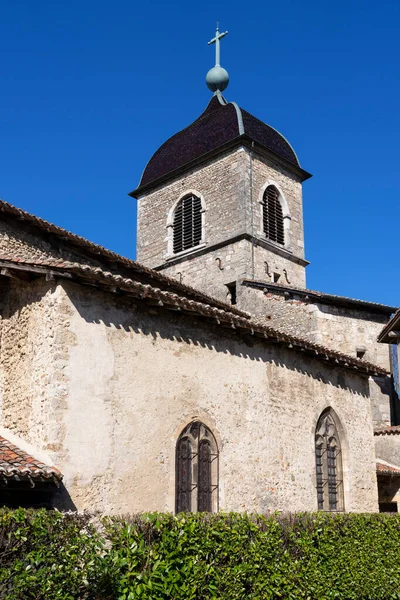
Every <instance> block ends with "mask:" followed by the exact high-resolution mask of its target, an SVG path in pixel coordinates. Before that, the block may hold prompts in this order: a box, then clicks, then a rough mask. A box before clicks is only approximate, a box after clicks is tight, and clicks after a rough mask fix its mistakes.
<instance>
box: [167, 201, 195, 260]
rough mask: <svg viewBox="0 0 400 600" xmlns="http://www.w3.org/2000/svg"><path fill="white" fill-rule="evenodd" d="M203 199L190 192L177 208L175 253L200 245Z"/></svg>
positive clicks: (174, 234) (174, 238) (174, 225)
mask: <svg viewBox="0 0 400 600" xmlns="http://www.w3.org/2000/svg"><path fill="white" fill-rule="evenodd" d="M201 215H202V207H201V199H200V198H199V197H198V196H195V195H194V194H188V195H187V196H185V197H184V198H182V200H180V202H179V204H178V205H177V207H176V208H175V213H174V221H173V251H174V254H177V253H178V252H182V250H187V249H188V248H193V247H195V246H198V245H199V244H200V242H201V237H202V217H201Z"/></svg>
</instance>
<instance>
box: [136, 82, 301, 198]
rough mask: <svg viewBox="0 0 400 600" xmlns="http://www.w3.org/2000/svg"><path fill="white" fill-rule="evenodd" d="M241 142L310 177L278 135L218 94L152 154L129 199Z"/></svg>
mask: <svg viewBox="0 0 400 600" xmlns="http://www.w3.org/2000/svg"><path fill="white" fill-rule="evenodd" d="M244 138H247V139H248V140H250V141H253V142H255V143H256V144H258V145H259V146H260V147H262V148H264V149H266V150H268V151H269V152H270V153H272V154H273V155H274V156H276V157H277V158H279V159H280V160H282V161H284V162H285V163H286V164H287V165H288V166H289V167H290V166H291V167H293V168H295V169H296V170H297V171H298V172H299V173H301V174H302V175H303V179H307V178H308V177H310V175H309V173H307V172H306V171H303V170H302V169H301V167H300V163H299V160H298V158H297V156H296V153H295V151H294V150H293V148H292V146H291V145H290V144H289V142H288V141H287V140H286V139H285V138H284V137H283V135H282V134H281V133H279V132H278V131H276V129H274V128H273V127H271V126H270V125H267V124H266V123H263V121H260V119H257V118H256V117H254V116H253V115H251V114H250V113H249V112H247V111H246V110H243V109H242V108H240V107H239V106H238V105H237V104H236V103H235V102H227V101H226V100H225V99H224V98H223V96H222V95H221V93H220V92H217V93H216V94H215V95H214V96H213V97H212V99H211V100H210V102H209V104H208V106H207V108H206V109H205V111H204V112H203V113H202V114H201V115H200V117H199V118H198V119H196V120H195V121H194V122H193V123H192V124H191V125H189V126H188V127H186V128H185V129H182V131H179V132H178V133H176V134H175V135H173V136H172V137H171V138H169V139H168V140H167V141H166V142H164V144H162V146H160V148H159V149H158V150H157V151H156V152H155V154H154V155H153V156H152V158H151V159H150V160H149V162H148V163H147V166H146V168H145V170H144V172H143V175H142V178H141V180H140V183H139V186H138V188H137V189H136V190H134V191H133V192H131V196H134V197H136V196H137V194H138V192H139V190H141V189H142V188H147V187H149V186H150V185H152V184H154V183H156V182H158V181H159V180H160V179H162V178H163V177H165V176H166V175H169V174H171V173H173V172H175V171H178V170H179V169H181V168H182V167H186V166H189V165H192V163H193V162H194V161H197V160H199V159H201V158H203V157H204V156H206V155H208V154H209V153H211V152H213V151H215V150H217V149H222V148H223V147H224V146H226V145H227V144H229V143H231V142H233V141H235V140H240V139H243V140H244Z"/></svg>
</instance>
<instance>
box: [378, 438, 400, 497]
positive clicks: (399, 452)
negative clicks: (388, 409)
mask: <svg viewBox="0 0 400 600" xmlns="http://www.w3.org/2000/svg"><path fill="white" fill-rule="evenodd" d="M375 452H376V457H377V460H381V461H382V462H383V463H387V464H389V465H393V466H396V467H397V468H399V467H400V436H399V435H390V434H389V435H388V434H386V435H376V436H375ZM378 491H379V502H397V505H398V507H399V506H400V477H398V476H396V477H393V476H380V477H379V478H378Z"/></svg>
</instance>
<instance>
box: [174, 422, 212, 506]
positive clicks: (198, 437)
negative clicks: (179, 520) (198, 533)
mask: <svg viewBox="0 0 400 600" xmlns="http://www.w3.org/2000/svg"><path fill="white" fill-rule="evenodd" d="M217 505H218V447H217V442H216V440H215V437H214V436H213V434H212V433H211V431H210V430H209V429H208V427H206V426H205V425H204V423H201V422H200V421H193V422H192V423H189V425H188V426H187V427H185V429H184V430H183V431H182V433H181V435H180V436H179V439H178V442H177V445H176V512H196V511H197V512H214V511H215V510H217Z"/></svg>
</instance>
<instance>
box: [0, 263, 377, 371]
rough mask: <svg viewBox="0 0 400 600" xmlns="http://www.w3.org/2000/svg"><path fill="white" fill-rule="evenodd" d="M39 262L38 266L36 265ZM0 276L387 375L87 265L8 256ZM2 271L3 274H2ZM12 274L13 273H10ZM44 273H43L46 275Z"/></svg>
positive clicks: (229, 314)
mask: <svg viewBox="0 0 400 600" xmlns="http://www.w3.org/2000/svg"><path fill="white" fill-rule="evenodd" d="M38 262H39V264H37V263H38ZM0 269H1V274H2V275H3V272H4V276H7V277H13V276H18V271H21V270H23V269H25V270H26V271H27V273H28V274H29V273H31V274H32V275H33V276H34V275H35V272H37V275H38V276H43V275H46V279H54V278H57V277H61V278H65V277H67V278H68V279H72V280H75V281H77V282H79V283H82V284H84V285H89V286H93V287H95V288H96V289H98V290H102V291H108V292H110V293H112V294H117V295H121V294H127V295H130V296H132V297H134V298H137V299H138V300H139V301H141V302H144V303H145V304H149V305H150V306H151V310H153V311H157V310H159V311H160V310H161V311H173V312H174V313H175V314H177V313H178V314H179V313H181V314H182V315H187V316H192V317H196V319H198V318H200V319H204V320H206V321H208V322H209V323H210V324H212V325H215V326H217V327H218V328H225V329H228V330H229V331H231V332H232V333H235V334H237V335H239V336H246V338H248V337H249V336H250V337H254V338H256V339H258V340H259V341H260V342H264V343H266V344H280V345H282V346H284V347H286V348H288V349H290V350H291V351H294V352H303V353H305V354H307V355H309V356H310V357H312V358H313V359H316V360H318V361H320V362H324V363H328V364H330V365H331V366H332V367H334V368H343V369H346V370H351V371H356V372H357V373H358V374H359V375H361V376H364V377H365V376H369V375H371V376H379V375H385V376H386V375H388V371H387V370H386V369H383V368H382V367H380V366H378V365H374V364H373V363H369V362H367V361H364V360H360V359H358V358H353V357H351V356H348V355H346V354H343V353H341V352H337V351H335V350H331V349H329V348H327V347H325V346H321V345H320V344H316V343H314V342H310V341H309V340H307V339H304V338H300V337H297V336H293V335H289V334H286V333H284V332H283V331H280V330H277V329H274V328H273V327H270V326H268V325H265V324H263V323H260V322H259V321H256V320H253V319H249V318H245V317H242V316H240V315H238V314H234V313H232V312H230V311H227V310H224V309H221V308H218V307H217V306H215V305H214V306H213V305H212V304H205V303H203V302H198V301H195V300H191V299H188V298H185V297H184V296H181V295H179V294H176V293H173V292H169V291H166V290H161V289H160V288H157V287H154V286H152V285H150V284H143V283H141V282H140V281H137V280H134V279H131V278H130V277H123V276H122V275H120V274H119V273H112V272H110V271H107V270H104V269H102V268H100V267H94V266H92V265H89V264H81V263H76V262H71V261H68V260H64V259H61V258H55V257H54V258H50V257H47V258H46V259H42V260H40V261H37V260H34V261H29V262H26V261H25V262H24V263H23V262H22V261H20V260H18V259H17V261H15V260H14V259H12V258H11V257H8V258H6V257H5V256H0ZM3 270H4V271H3ZM15 270H16V273H15V274H14V271H15ZM46 270H47V273H46Z"/></svg>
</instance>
